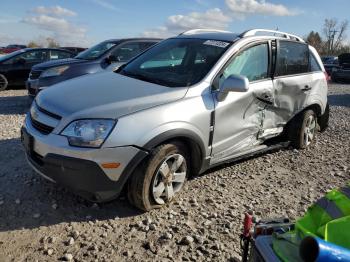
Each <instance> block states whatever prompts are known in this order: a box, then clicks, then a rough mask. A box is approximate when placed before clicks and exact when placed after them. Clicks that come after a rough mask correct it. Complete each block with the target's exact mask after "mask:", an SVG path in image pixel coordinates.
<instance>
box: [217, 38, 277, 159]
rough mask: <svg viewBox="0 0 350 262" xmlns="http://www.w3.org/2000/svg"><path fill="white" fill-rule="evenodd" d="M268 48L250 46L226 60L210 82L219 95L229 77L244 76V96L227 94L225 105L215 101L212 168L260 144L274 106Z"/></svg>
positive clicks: (263, 44) (260, 44)
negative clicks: (246, 87)
mask: <svg viewBox="0 0 350 262" xmlns="http://www.w3.org/2000/svg"><path fill="white" fill-rule="evenodd" d="M271 60H272V59H271V44H270V42H269V41H261V42H255V43H252V44H250V45H248V46H246V47H244V48H243V49H242V50H240V51H239V52H238V53H236V54H234V56H233V57H232V58H231V60H229V62H228V63H227V64H226V65H225V66H224V67H223V68H222V69H221V71H220V72H219V74H218V75H217V77H216V78H215V80H214V82H213V88H214V89H215V90H216V91H218V89H219V86H220V83H222V81H224V80H225V79H226V78H227V77H229V76H230V75H242V76H246V77H247V78H248V80H249V90H248V91H247V92H229V93H228V95H227V97H226V98H225V100H224V101H220V102H219V101H217V100H216V99H215V98H214V100H215V125H214V131H213V139H212V159H211V164H214V163H217V162H220V161H222V160H224V159H226V158H230V157H231V156H234V155H236V154H239V153H242V152H244V151H248V150H251V149H253V148H254V147H256V146H257V145H258V144H260V143H261V142H260V139H259V136H260V135H261V134H263V130H264V125H265V119H266V118H269V117H270V116H269V115H270V114H271V113H273V110H269V109H268V107H270V106H273V105H274V104H275V101H274V95H273V81H272V78H271V75H272V74H271Z"/></svg>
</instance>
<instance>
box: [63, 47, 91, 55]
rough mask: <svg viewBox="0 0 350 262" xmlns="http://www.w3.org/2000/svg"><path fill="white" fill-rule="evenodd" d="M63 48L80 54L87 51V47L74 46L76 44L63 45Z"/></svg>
mask: <svg viewBox="0 0 350 262" xmlns="http://www.w3.org/2000/svg"><path fill="white" fill-rule="evenodd" d="M60 48H61V49H65V50H68V51H71V52H73V53H75V54H79V53H81V52H83V51H85V50H86V49H87V48H84V47H74V46H63V47H60Z"/></svg>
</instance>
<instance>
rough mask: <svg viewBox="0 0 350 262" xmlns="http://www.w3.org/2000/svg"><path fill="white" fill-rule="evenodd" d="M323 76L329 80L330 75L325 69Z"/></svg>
mask: <svg viewBox="0 0 350 262" xmlns="http://www.w3.org/2000/svg"><path fill="white" fill-rule="evenodd" d="M324 76H325V77H326V80H327V81H330V80H331V77H330V76H329V75H328V73H327V72H326V71H324Z"/></svg>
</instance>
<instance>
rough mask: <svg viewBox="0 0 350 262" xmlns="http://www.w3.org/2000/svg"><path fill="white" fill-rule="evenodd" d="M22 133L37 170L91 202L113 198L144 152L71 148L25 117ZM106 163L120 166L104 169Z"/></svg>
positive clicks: (131, 149) (132, 149)
mask: <svg viewBox="0 0 350 262" xmlns="http://www.w3.org/2000/svg"><path fill="white" fill-rule="evenodd" d="M21 133H22V135H21V137H22V143H23V145H24V148H25V151H26V156H27V159H28V162H29V164H30V165H31V167H32V168H33V169H34V170H35V171H36V172H37V173H39V174H41V175H42V176H44V177H45V178H47V179H49V180H51V181H54V182H57V183H59V184H62V185H63V186H65V187H67V188H69V189H71V190H72V191H74V192H75V193H76V194H78V195H80V196H82V197H84V198H86V199H88V200H91V201H97V202H102V201H107V200H110V199H113V198H116V197H117V196H118V195H119V193H120V192H121V190H122V188H123V186H124V183H125V182H126V180H127V178H128V176H129V174H130V171H131V170H133V169H134V168H135V167H136V165H137V164H138V163H139V161H141V159H143V158H144V157H145V156H146V155H147V152H146V151H143V150H140V149H138V148H136V147H133V146H125V147H114V148H103V147H102V148H97V149H92V148H78V147H72V146H70V145H69V143H68V141H67V138H66V137H64V136H60V135H56V134H53V133H51V134H49V135H44V134H42V133H40V132H39V131H37V130H36V129H35V128H34V127H33V126H32V125H31V121H30V117H28V116H27V117H26V120H25V124H24V126H23V128H22V131H21ZM135 159H137V161H136V160H135ZM106 162H118V163H120V166H119V167H118V168H114V169H106V168H103V167H102V163H106Z"/></svg>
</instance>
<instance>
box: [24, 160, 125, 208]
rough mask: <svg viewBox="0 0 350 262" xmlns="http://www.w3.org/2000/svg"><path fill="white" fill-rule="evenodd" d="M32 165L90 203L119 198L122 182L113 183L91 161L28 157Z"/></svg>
mask: <svg viewBox="0 0 350 262" xmlns="http://www.w3.org/2000/svg"><path fill="white" fill-rule="evenodd" d="M27 157H28V160H29V161H30V163H31V164H32V165H33V166H34V167H35V168H36V169H37V170H38V171H39V172H41V173H42V174H44V175H45V176H47V177H48V178H51V179H53V180H54V181H55V182H57V183H59V184H61V185H63V186H65V187H67V188H68V189H70V190H71V191H73V192H74V193H76V194H77V195H80V196H82V197H83V198H86V199H88V200H90V201H94V202H104V201H108V200H112V199H114V198H116V197H118V195H119V193H120V192H121V190H122V189H123V184H122V183H121V180H118V181H113V180H111V179H109V177H108V176H107V175H106V174H105V173H104V172H103V170H102V169H101V167H100V166H99V165H98V164H97V163H95V162H93V161H90V160H85V159H80V158H74V157H67V156H62V155H57V154H47V155H46V156H45V157H40V158H41V159H40V161H38V159H37V158H35V157H33V155H28V154H27Z"/></svg>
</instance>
